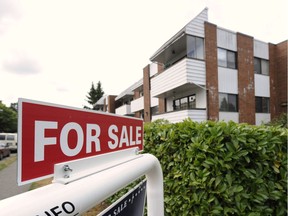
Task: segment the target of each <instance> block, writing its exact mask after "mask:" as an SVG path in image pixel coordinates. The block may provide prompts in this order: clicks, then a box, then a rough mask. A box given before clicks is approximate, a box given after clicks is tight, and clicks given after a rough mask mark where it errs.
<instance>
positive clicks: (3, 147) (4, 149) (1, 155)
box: [0, 143, 11, 160]
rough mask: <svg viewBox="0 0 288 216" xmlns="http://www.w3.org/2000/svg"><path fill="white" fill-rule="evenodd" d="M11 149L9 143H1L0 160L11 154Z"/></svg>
mask: <svg viewBox="0 0 288 216" xmlns="http://www.w3.org/2000/svg"><path fill="white" fill-rule="evenodd" d="M10 153H11V152H10V149H9V147H8V145H7V144H4V143H0V160H2V159H3V158H4V157H9V156H10Z"/></svg>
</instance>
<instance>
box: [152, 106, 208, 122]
mask: <svg viewBox="0 0 288 216" xmlns="http://www.w3.org/2000/svg"><path fill="white" fill-rule="evenodd" d="M187 118H190V119H192V120H193V121H196V122H202V121H205V120H207V113H206V109H189V110H180V111H173V112H168V113H163V114H159V115H154V116H152V121H155V120H157V119H166V120H168V121H169V122H171V123H176V122H181V121H183V120H184V119H187Z"/></svg>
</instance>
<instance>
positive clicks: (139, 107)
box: [131, 97, 144, 113]
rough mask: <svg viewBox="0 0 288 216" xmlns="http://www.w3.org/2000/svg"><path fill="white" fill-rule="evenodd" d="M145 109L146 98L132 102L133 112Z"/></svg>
mask: <svg viewBox="0 0 288 216" xmlns="http://www.w3.org/2000/svg"><path fill="white" fill-rule="evenodd" d="M143 109H144V97H140V98H137V99H136V100H133V101H131V112H132V113H134V112H137V111H140V110H143Z"/></svg>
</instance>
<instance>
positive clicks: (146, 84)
mask: <svg viewBox="0 0 288 216" xmlns="http://www.w3.org/2000/svg"><path fill="white" fill-rule="evenodd" d="M143 93H144V122H150V121H151V108H150V104H151V101H150V65H147V66H146V67H145V68H144V69H143Z"/></svg>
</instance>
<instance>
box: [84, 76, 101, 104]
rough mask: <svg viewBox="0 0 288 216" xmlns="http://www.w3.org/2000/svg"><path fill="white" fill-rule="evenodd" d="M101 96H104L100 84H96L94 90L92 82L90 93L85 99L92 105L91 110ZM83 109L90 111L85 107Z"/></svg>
mask: <svg viewBox="0 0 288 216" xmlns="http://www.w3.org/2000/svg"><path fill="white" fill-rule="evenodd" d="M103 95H104V91H103V89H102V86H101V82H100V81H99V82H98V83H97V87H96V88H95V86H94V83H93V82H92V85H91V88H90V91H89V92H88V95H87V96H86V97H87V102H88V103H89V104H91V105H92V109H94V105H95V103H96V102H97V101H98V100H99V99H100V98H101V97H102V96H103ZM84 108H86V109H87V108H88V109H90V108H89V107H87V106H84Z"/></svg>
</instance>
